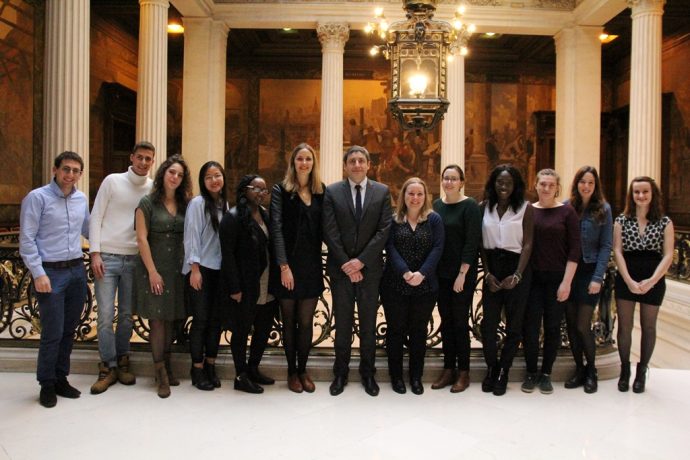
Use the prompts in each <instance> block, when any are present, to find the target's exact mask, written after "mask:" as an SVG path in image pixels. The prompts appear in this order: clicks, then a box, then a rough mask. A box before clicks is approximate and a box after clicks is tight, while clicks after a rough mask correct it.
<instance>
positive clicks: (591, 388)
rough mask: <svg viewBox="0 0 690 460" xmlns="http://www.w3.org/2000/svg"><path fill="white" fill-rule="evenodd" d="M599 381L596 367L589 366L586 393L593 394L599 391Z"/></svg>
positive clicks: (585, 385)
mask: <svg viewBox="0 0 690 460" xmlns="http://www.w3.org/2000/svg"><path fill="white" fill-rule="evenodd" d="M597 380H598V375H597V369H596V367H594V366H589V365H588V366H587V372H586V374H585V383H584V387H585V393H588V394H592V393H596V392H597V389H598V388H599V384H598V382H597Z"/></svg>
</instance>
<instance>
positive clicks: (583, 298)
mask: <svg viewBox="0 0 690 460" xmlns="http://www.w3.org/2000/svg"><path fill="white" fill-rule="evenodd" d="M596 268H597V264H596V263H593V264H586V263H584V262H583V261H582V259H580V263H578V264H577V271H576V272H575V277H574V278H573V284H572V286H571V287H570V297H569V298H568V301H570V302H573V303H575V304H576V305H589V306H590V307H596V306H597V302H599V294H590V293H589V284H590V283H591V282H592V277H593V276H594V270H595V269H596Z"/></svg>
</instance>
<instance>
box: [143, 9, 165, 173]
mask: <svg viewBox="0 0 690 460" xmlns="http://www.w3.org/2000/svg"><path fill="white" fill-rule="evenodd" d="M139 5H140V18H139V70H138V72H139V79H138V80H139V81H138V88H137V130H136V131H137V132H136V136H137V138H136V141H137V142H139V141H149V142H151V143H152V144H153V145H154V147H156V158H155V160H154V165H153V167H152V168H151V173H150V174H151V175H154V174H155V173H156V169H158V166H159V165H160V164H161V163H162V162H163V161H165V159H166V157H167V151H168V147H167V124H168V30H167V27H168V6H169V2H168V0H139Z"/></svg>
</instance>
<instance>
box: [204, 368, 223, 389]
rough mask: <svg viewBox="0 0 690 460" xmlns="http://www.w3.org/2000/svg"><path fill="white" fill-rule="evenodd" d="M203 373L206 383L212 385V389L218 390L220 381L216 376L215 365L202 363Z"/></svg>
mask: <svg viewBox="0 0 690 460" xmlns="http://www.w3.org/2000/svg"><path fill="white" fill-rule="evenodd" d="M204 372H205V373H206V378H207V379H208V381H209V382H211V385H213V388H220V379H219V378H218V375H216V365H215V364H211V363H209V362H208V361H204Z"/></svg>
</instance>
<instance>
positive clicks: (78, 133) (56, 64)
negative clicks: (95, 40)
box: [43, 0, 91, 197]
mask: <svg viewBox="0 0 690 460" xmlns="http://www.w3.org/2000/svg"><path fill="white" fill-rule="evenodd" d="M90 18H91V13H90V6H89V0H48V2H47V3H46V42H45V80H44V83H45V100H44V113H45V120H44V125H43V179H44V182H48V181H49V180H51V179H52V177H53V172H52V168H53V161H54V159H55V157H56V156H57V155H58V154H60V153H61V152H63V151H65V150H71V151H74V152H77V153H78V154H79V155H81V157H82V158H83V159H84V171H83V173H82V175H81V178H80V179H79V183H78V188H79V190H81V191H82V192H84V193H85V194H86V196H87V197H88V195H89V43H90Z"/></svg>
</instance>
